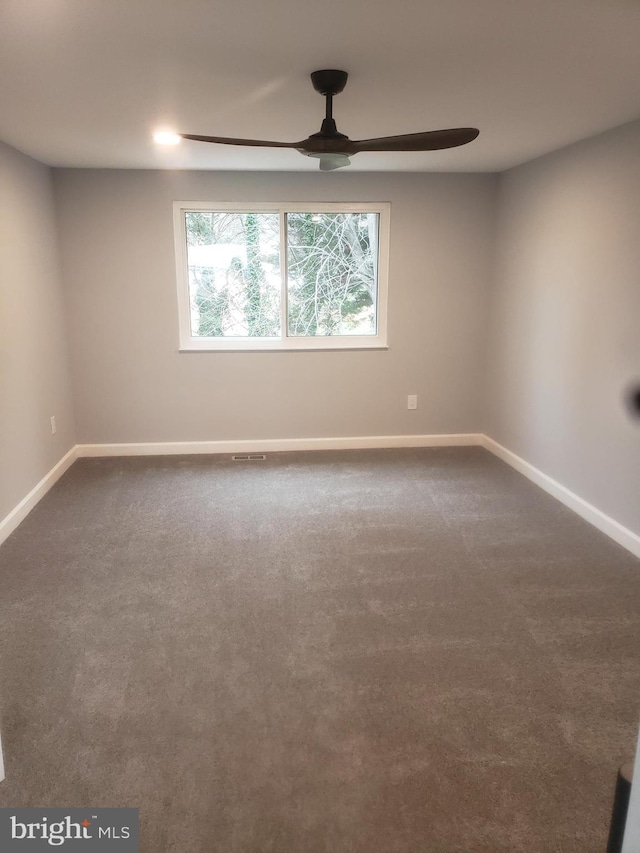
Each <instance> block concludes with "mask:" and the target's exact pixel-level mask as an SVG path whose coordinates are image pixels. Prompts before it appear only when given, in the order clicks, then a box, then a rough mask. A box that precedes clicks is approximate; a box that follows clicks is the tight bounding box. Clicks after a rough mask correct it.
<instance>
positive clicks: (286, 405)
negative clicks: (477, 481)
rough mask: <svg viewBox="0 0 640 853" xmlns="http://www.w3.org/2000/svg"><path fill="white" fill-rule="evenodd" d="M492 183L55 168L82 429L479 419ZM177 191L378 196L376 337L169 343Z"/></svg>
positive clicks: (307, 431) (481, 178)
mask: <svg viewBox="0 0 640 853" xmlns="http://www.w3.org/2000/svg"><path fill="white" fill-rule="evenodd" d="M496 184H497V179H496V177H495V176H487V175H464V176H463V175H422V174H421V175H371V174H367V175H364V174H343V173H336V174H329V175H327V174H319V173H318V174H312V175H308V174H273V173H272V174H266V173H244V174H241V173H228V172H227V173H213V172H166V171H165V172H153V171H140V172H136V171H115V170H112V171H95V170H73V169H72V170H56V172H55V187H56V198H57V203H58V211H59V230H60V237H61V249H62V257H63V271H64V281H65V287H66V296H67V303H68V309H69V321H70V343H71V350H72V364H73V385H74V398H75V404H76V417H77V425H78V440H79V442H81V443H101V442H149V441H193V440H198V441H206V440H223V439H246V438H291V437H316V436H317V437H327V436H359V435H389V434H391V435H396V434H411V433H456V432H472V431H479V430H481V429H482V428H483V426H484V424H483V422H482V418H481V414H480V413H481V410H482V377H483V364H482V355H483V352H484V340H485V334H486V328H485V326H486V310H487V289H488V286H489V280H490V274H491V261H492V250H493V226H494V203H495V191H496ZM174 200H188V201H191V200H214V201H270V200H279V201H308V200H317V201H340V200H342V201H390V202H391V204H392V211H391V262H390V284H389V343H390V347H389V350H388V351H382V352H374V351H369V352H366V351H365V352H363V351H358V352H284V353H282V352H280V353H276V352H271V353H250V352H241V353H178V351H177V347H178V325H177V313H176V311H177V309H176V284H175V262H174V248H173V222H172V202H173V201H174ZM410 393H415V394H418V395H419V408H418V411H417V412H408V411H407V408H406V395H407V394H410Z"/></svg>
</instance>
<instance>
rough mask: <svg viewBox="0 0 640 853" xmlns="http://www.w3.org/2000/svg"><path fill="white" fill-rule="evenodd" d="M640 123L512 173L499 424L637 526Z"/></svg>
mask: <svg viewBox="0 0 640 853" xmlns="http://www.w3.org/2000/svg"><path fill="white" fill-rule="evenodd" d="M639 151H640V122H637V123H634V124H632V125H627V126H625V127H622V128H619V129H617V130H615V131H611V132H608V133H606V134H602V135H601V136H598V137H595V138H592V139H590V140H586V141H585V142H581V143H579V144H577V145H573V146H571V147H569V148H566V149H563V150H561V151H559V152H556V153H554V154H550V155H548V156H546V157H544V158H541V159H539V160H536V161H533V162H531V163H528V164H526V165H524V166H521V167H519V168H517V169H514V170H511V171H510V172H507V173H505V174H504V175H502V176H501V180H500V192H499V222H498V234H499V238H498V243H497V255H496V268H495V276H494V289H493V293H492V301H491V306H490V307H491V324H490V332H489V370H488V377H489V382H488V394H487V422H488V432H489V435H490V436H491V437H492V438H494V439H495V440H496V441H498V442H499V443H501V444H503V445H505V446H506V447H507V448H508V449H509V450H511V451H513V452H514V453H516V454H518V455H519V456H521V457H523V458H524V459H525V460H527V461H528V462H530V463H532V464H533V465H535V466H536V467H537V468H540V469H541V470H542V471H543V472H545V473H546V474H548V475H550V476H551V477H553V478H554V479H556V480H558V481H559V482H560V483H562V484H563V485H564V486H566V487H567V488H569V489H571V490H572V491H574V492H576V493H577V494H578V495H580V496H581V497H582V498H584V499H585V500H587V501H589V502H590V503H592V504H594V505H595V506H596V507H598V509H600V510H602V511H603V512H605V513H607V514H608V515H611V516H612V517H613V518H615V519H616V520H617V521H619V522H620V523H621V524H623V525H625V526H627V527H629V528H630V529H631V530H633V531H634V532H636V533H639V534H640V423H638V422H636V423H635V424H634V423H633V422H632V420H631V418H630V417H629V416H628V413H627V411H626V409H625V406H624V403H623V396H624V393H625V389H626V388H627V386H628V384H629V383H630V382H632V381H633V380H636V381H640V156H639V154H638V152H639Z"/></svg>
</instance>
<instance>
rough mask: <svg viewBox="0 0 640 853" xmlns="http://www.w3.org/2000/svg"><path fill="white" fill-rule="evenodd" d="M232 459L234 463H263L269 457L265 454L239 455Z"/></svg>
mask: <svg viewBox="0 0 640 853" xmlns="http://www.w3.org/2000/svg"><path fill="white" fill-rule="evenodd" d="M231 458H232V459H233V461H234V462H262V461H264V460H265V459H266V458H267V457H266V456H265V454H264V453H237V454H236V455H235V456H232V457H231Z"/></svg>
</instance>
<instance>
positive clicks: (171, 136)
mask: <svg viewBox="0 0 640 853" xmlns="http://www.w3.org/2000/svg"><path fill="white" fill-rule="evenodd" d="M153 138H154V141H155V142H157V143H158V145H177V144H178V142H180V139H181V137H180V136H178V134H177V133H174V132H173V131H172V130H159V131H158V132H157V133H154V134H153Z"/></svg>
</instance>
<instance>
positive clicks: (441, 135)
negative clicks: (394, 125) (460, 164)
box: [349, 127, 480, 154]
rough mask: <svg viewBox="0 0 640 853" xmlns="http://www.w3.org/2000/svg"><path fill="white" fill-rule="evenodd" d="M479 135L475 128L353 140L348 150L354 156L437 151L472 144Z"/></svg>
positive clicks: (453, 128) (455, 128)
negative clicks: (360, 152)
mask: <svg viewBox="0 0 640 853" xmlns="http://www.w3.org/2000/svg"><path fill="white" fill-rule="evenodd" d="M479 133H480V131H479V130H478V129H477V128H475V127H452V128H449V129H447V130H429V131H426V132H425V133H405V134H403V135H402V136H382V137H380V138H379V139H355V140H353V141H351V142H350V143H349V150H350V152H353V153H354V154H355V153H356V152H357V151H439V150H440V149H443V148H456V147H457V146H458V145H466V144H467V143H468V142H473V140H474V139H475V138H476V137H477V136H478V134H479Z"/></svg>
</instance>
